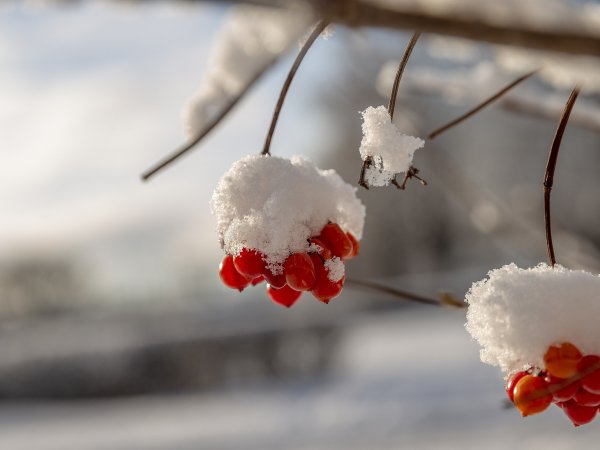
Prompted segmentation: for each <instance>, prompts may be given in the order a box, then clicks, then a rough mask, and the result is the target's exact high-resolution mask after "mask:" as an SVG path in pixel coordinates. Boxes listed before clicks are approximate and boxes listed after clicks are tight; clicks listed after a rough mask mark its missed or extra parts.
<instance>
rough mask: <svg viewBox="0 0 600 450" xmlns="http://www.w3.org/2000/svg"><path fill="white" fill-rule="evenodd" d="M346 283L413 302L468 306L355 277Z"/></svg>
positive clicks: (459, 306) (347, 279) (348, 279)
mask: <svg viewBox="0 0 600 450" xmlns="http://www.w3.org/2000/svg"><path fill="white" fill-rule="evenodd" d="M346 285H347V286H350V287H352V286H354V287H356V288H359V289H360V288H363V289H370V290H372V291H377V292H383V293H384V294H388V295H391V296H393V297H398V298H402V299H405V300H410V301H412V302H417V303H424V304H427V305H433V306H454V307H457V308H465V307H466V304H463V303H457V302H449V301H447V300H443V299H442V300H437V299H434V298H429V297H424V296H422V295H419V294H413V293H412V292H408V291H403V290H401V289H396V288H392V287H389V286H384V285H382V284H379V283H375V282H372V281H362V280H356V279H353V278H346Z"/></svg>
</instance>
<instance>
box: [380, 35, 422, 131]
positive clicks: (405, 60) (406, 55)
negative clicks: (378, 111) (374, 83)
mask: <svg viewBox="0 0 600 450" xmlns="http://www.w3.org/2000/svg"><path fill="white" fill-rule="evenodd" d="M419 36H421V33H420V32H419V31H416V32H415V33H414V34H413V35H412V37H411V38H410V42H409V43H408V45H407V46H406V50H405V51H404V55H403V56H402V60H401V61H400V65H399V66H398V71H397V72H396V77H395V78H394V85H393V86H392V93H391V95H390V102H389V104H388V113H389V114H390V120H393V119H394V110H395V109H396V98H397V97H398V87H399V86H400V80H401V79H402V75H403V74H404V69H405V68H406V65H407V64H408V60H409V58H410V55H411V54H412V51H413V49H414V48H415V45H416V44H417V41H418V40H419Z"/></svg>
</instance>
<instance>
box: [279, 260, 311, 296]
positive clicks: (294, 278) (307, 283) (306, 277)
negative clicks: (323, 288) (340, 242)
mask: <svg viewBox="0 0 600 450" xmlns="http://www.w3.org/2000/svg"><path fill="white" fill-rule="evenodd" d="M283 273H284V274H285V280H286V281H287V284H288V286H289V287H291V288H292V289H295V290H297V291H309V290H310V289H311V288H312V287H313V285H314V284H315V280H316V274H315V266H314V264H313V262H312V261H311V259H310V256H308V255H307V254H306V253H293V254H291V255H290V256H288V258H287V259H286V260H285V263H283Z"/></svg>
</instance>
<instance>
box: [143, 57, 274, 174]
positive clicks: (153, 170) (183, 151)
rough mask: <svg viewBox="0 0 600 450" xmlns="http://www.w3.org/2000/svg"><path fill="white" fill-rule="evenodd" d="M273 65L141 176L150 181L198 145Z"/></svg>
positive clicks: (267, 67)
mask: <svg viewBox="0 0 600 450" xmlns="http://www.w3.org/2000/svg"><path fill="white" fill-rule="evenodd" d="M271 65H272V64H269V65H268V66H265V67H264V69H263V70H261V71H259V73H257V74H256V75H255V76H254V78H252V80H250V81H249V82H248V83H247V84H246V86H245V87H244V89H242V91H240V92H239V93H238V94H237V95H236V96H235V97H232V98H231V99H230V100H229V102H228V103H227V105H225V107H224V108H223V109H222V110H221V111H220V112H219V114H218V115H216V116H215V117H214V118H213V119H212V120H211V121H210V122H208V124H207V125H206V126H205V127H204V128H203V129H202V130H200V132H199V133H198V134H197V135H196V136H195V137H194V138H193V139H192V140H191V141H190V142H188V143H187V144H185V145H183V146H182V147H181V148H179V149H177V150H175V151H174V152H173V153H172V154H170V155H168V156H166V157H165V158H164V159H162V160H160V161H159V162H158V163H156V164H155V165H154V166H152V167H150V168H149V169H148V170H146V171H145V172H144V173H143V174H142V176H141V178H142V180H143V181H148V180H149V179H150V178H152V177H153V176H154V175H156V174H157V173H158V172H160V171H161V170H163V169H164V168H166V167H167V166H169V165H171V164H172V163H174V162H175V161H177V160H178V159H179V158H181V157H182V156H183V155H185V154H186V153H187V152H189V151H190V150H191V149H193V148H194V147H195V146H196V145H198V144H199V143H200V141H202V139H204V138H205V137H206V136H207V135H208V134H209V133H210V132H211V131H212V130H213V129H214V128H215V127H216V126H217V125H218V124H219V123H220V122H221V121H222V120H223V119H224V118H225V117H226V116H227V115H228V114H229V113H230V112H231V110H232V109H233V107H234V106H235V105H237V104H238V102H239V101H240V100H241V99H242V98H243V97H244V95H245V94H246V93H247V92H248V91H249V90H250V88H251V87H252V86H254V83H255V82H256V81H257V80H258V79H259V78H260V77H262V76H263V74H264V73H265V72H266V71H267V69H269V68H270V67H271Z"/></svg>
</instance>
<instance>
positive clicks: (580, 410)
mask: <svg viewBox="0 0 600 450" xmlns="http://www.w3.org/2000/svg"><path fill="white" fill-rule="evenodd" d="M561 408H562V410H563V411H564V412H565V414H566V415H567V417H568V418H569V419H571V422H573V425H575V426H576V427H578V426H580V425H585V424H586V423H590V422H591V421H592V420H594V417H596V413H597V412H598V408H597V407H591V406H581V405H578V404H577V402H575V400H569V401H568V402H565V403H563V404H562V405H561Z"/></svg>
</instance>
